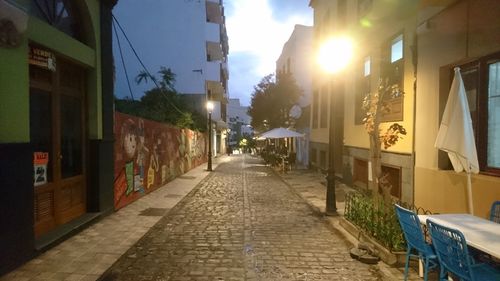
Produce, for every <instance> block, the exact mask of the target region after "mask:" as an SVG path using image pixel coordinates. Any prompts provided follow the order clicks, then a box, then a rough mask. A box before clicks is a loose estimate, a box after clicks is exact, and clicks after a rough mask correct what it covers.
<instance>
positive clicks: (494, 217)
mask: <svg viewBox="0 0 500 281" xmlns="http://www.w3.org/2000/svg"><path fill="white" fill-rule="evenodd" d="M490 221H492V222H496V223H500V201H495V202H493V204H492V205H491V211H490Z"/></svg>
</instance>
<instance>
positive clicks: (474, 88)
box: [439, 53, 500, 176]
mask: <svg viewBox="0 0 500 281" xmlns="http://www.w3.org/2000/svg"><path fill="white" fill-rule="evenodd" d="M459 67H460V69H461V71H460V72H461V74H462V80H463V81H464V87H465V91H466V94H467V101H468V103H469V110H470V114H471V119H472V127H473V129H474V135H475V140H476V149H477V152H478V153H477V154H478V158H479V159H478V160H479V169H480V171H481V173H484V174H490V175H496V176H500V53H496V54H493V55H489V56H485V57H483V58H480V59H478V60H476V61H473V62H470V63H468V64H465V65H459ZM453 68H454V66H452V67H451V68H449V67H445V68H443V70H444V71H442V72H441V73H442V76H441V79H440V81H441V82H440V83H443V87H440V88H441V89H442V90H441V92H440V95H441V98H440V110H441V115H442V114H443V111H444V106H445V104H446V101H447V98H448V94H449V89H450V85H451V82H452V80H453ZM439 167H440V168H441V169H451V168H452V167H451V164H450V162H449V159H448V157H446V155H443V154H441V155H440V157H439Z"/></svg>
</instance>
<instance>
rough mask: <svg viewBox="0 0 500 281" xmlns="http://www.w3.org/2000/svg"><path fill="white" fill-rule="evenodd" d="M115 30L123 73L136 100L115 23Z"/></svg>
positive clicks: (131, 94) (132, 96)
mask: <svg viewBox="0 0 500 281" xmlns="http://www.w3.org/2000/svg"><path fill="white" fill-rule="evenodd" d="M113 30H114V31H115V35H116V42H117V43H118V50H119V51H120V58H121V59H122V66H123V71H124V72H125V78H126V79H127V86H128V91H129V92H130V97H131V98H132V100H134V94H133V93H132V87H131V86H130V79H129V78H128V72H127V67H126V66H125V60H124V59H123V52H122V45H121V43H120V36H118V32H117V31H116V25H115V22H113Z"/></svg>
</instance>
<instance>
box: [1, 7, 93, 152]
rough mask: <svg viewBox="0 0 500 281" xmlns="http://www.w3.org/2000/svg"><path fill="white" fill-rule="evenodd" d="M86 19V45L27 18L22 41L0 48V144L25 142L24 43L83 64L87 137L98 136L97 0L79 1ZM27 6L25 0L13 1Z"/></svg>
mask: <svg viewBox="0 0 500 281" xmlns="http://www.w3.org/2000/svg"><path fill="white" fill-rule="evenodd" d="M79 1H81V2H80V3H79V4H80V5H79V6H80V7H81V8H82V9H85V10H86V11H83V13H86V17H85V16H84V18H88V21H84V22H85V24H86V25H87V26H86V28H85V30H87V31H88V33H89V34H88V37H89V38H90V39H89V45H91V46H87V45H85V44H83V43H81V42H79V41H77V40H75V39H73V38H71V37H69V36H67V35H66V34H64V33H63V32H60V31H58V30H56V29H54V28H52V27H51V26H50V25H48V24H47V23H45V22H43V21H42V20H40V19H38V18H35V17H30V18H29V20H28V30H27V31H26V32H25V34H24V42H23V43H22V45H21V46H20V47H18V48H15V49H4V48H0V61H1V62H2V64H1V65H0V143H17V142H29V73H28V57H27V55H28V44H29V42H32V43H36V44H38V45H42V46H44V47H46V48H48V49H51V50H53V51H55V52H56V53H58V54H61V55H64V56H66V57H69V58H71V59H73V60H75V61H77V62H79V63H81V64H83V65H85V66H86V67H87V97H88V100H87V101H88V109H89V111H88V132H89V138H91V139H100V138H101V137H102V121H101V119H102V115H101V112H102V109H101V96H102V92H101V71H100V67H101V63H100V61H101V56H100V45H101V44H100V25H99V3H98V0H79ZM17 2H18V3H19V4H20V5H23V6H24V7H27V5H28V2H29V1H27V0H19V1H17Z"/></svg>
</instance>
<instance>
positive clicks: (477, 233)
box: [418, 214, 500, 258]
mask: <svg viewBox="0 0 500 281" xmlns="http://www.w3.org/2000/svg"><path fill="white" fill-rule="evenodd" d="M418 218H419V220H420V223H422V224H425V223H426V220H427V219H431V220H433V221H435V222H436V223H438V224H441V225H444V226H446V227H450V228H454V229H458V230H460V231H461V232H462V233H463V234H464V237H465V240H466V241H467V245H469V246H472V247H474V248H476V249H478V250H480V251H482V252H484V253H487V254H490V255H491V256H493V257H496V258H500V224H498V223H495V222H492V221H489V220H486V219H483V218H480V217H476V216H473V215H469V214H441V215H419V216H418Z"/></svg>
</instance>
